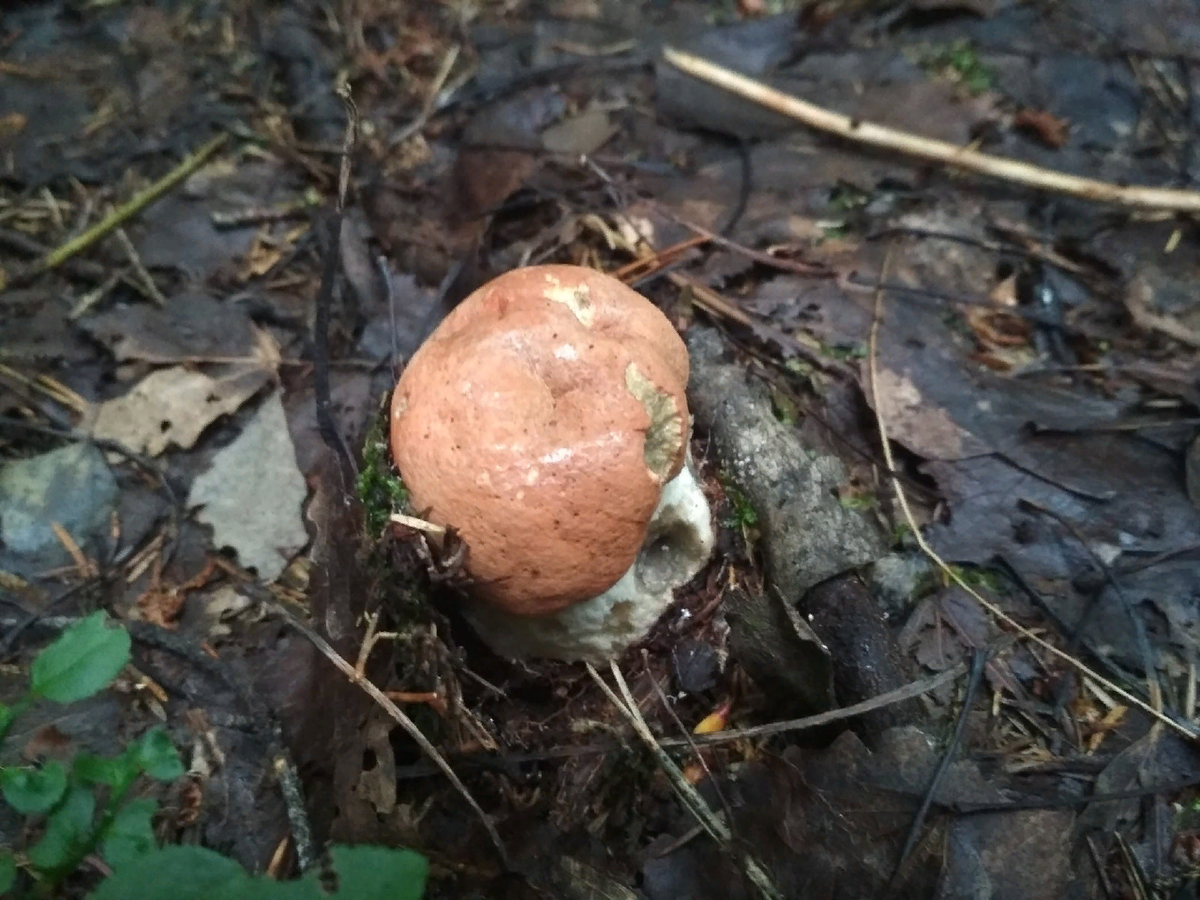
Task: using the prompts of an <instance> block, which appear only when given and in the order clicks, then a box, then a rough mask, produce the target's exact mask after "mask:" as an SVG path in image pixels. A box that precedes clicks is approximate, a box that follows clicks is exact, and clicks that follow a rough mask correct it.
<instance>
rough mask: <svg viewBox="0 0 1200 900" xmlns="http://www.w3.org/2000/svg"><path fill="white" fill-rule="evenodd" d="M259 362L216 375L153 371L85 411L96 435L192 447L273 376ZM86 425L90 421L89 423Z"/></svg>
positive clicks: (144, 446) (150, 446) (131, 444)
mask: <svg viewBox="0 0 1200 900" xmlns="http://www.w3.org/2000/svg"><path fill="white" fill-rule="evenodd" d="M270 377H271V375H270V372H268V371H267V370H265V369H263V368H261V367H259V366H245V365H236V366H230V367H228V368H226V369H224V370H223V371H222V373H221V374H219V375H216V376H213V375H206V374H205V373H203V372H194V371H191V370H190V369H186V368H184V367H183V366H173V367H172V368H169V369H161V370H159V371H157V372H152V373H150V374H149V375H147V376H146V377H145V378H143V379H142V380H141V381H139V382H138V383H137V384H136V385H134V387H133V388H132V389H131V390H130V391H129V393H127V394H125V395H124V396H121V397H116V398H114V399H112V400H107V401H105V402H104V403H101V404H100V405H99V406H98V407H94V408H93V409H92V410H91V411H89V414H88V415H86V416H85V421H86V420H88V419H89V418H90V421H91V427H90V429H89V430H90V432H91V434H92V436H93V437H96V438H103V439H105V440H112V441H117V442H119V443H121V444H123V445H124V446H126V447H128V448H129V449H131V450H135V451H137V452H139V453H149V454H150V455H151V456H157V455H158V454H160V453H162V452H163V451H164V450H166V449H167V447H169V446H171V445H175V446H178V447H182V448H184V449H187V448H189V447H191V446H192V445H193V444H195V443H196V441H197V440H198V439H199V437H200V435H201V434H202V433H203V432H204V429H205V428H207V427H208V426H209V425H211V424H212V423H213V422H214V421H215V420H216V419H217V418H218V417H219V416H223V415H227V414H229V413H232V412H234V411H236V410H237V409H238V408H240V407H241V405H242V404H243V403H245V402H246V401H247V400H249V399H250V398H251V397H253V396H254V395H255V394H256V393H258V391H259V390H260V389H261V388H262V387H263V386H264V385H265V384H266V383H267V382H268V381H269V380H270ZM85 427H86V426H85Z"/></svg>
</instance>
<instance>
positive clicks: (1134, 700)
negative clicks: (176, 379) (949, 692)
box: [867, 245, 1200, 741]
mask: <svg viewBox="0 0 1200 900" xmlns="http://www.w3.org/2000/svg"><path fill="white" fill-rule="evenodd" d="M890 261H891V246H890V245H889V247H888V250H887V253H886V254H885V256H884V259H883V269H882V271H881V272H880V277H879V280H880V281H881V282H883V281H886V280H887V268H888V265H889V263H890ZM882 321H883V290H882V289H879V290H877V291H876V292H875V315H874V318H873V320H872V322H871V338H870V342H869V348H868V353H867V362H868V369H869V372H870V376H871V396H872V399H873V400H874V401H875V423H876V427H877V428H878V429H879V442H880V443H881V444H882V445H883V458H884V460H885V462H887V474H888V477H889V478H890V479H891V481H892V486H893V487H894V488H895V490H896V500H897V502H898V503H899V504H900V509H901V510H902V511H903V512H904V519H905V521H906V522H907V523H908V527H909V528H910V529H911V530H912V533H913V536H914V538H915V539H916V541H917V546H919V547H920V548H921V551H922V552H923V553H924V554H925V555H926V556H928V557H929V558H930V560H932V561H933V563H934V565H936V566H937V567H938V568H939V569H941V570H942V572H943V573H944V574H945V576H946V577H947V578H949V579H950V580H951V581H953V582H954V583H955V584H957V585H958V586H959V587H960V588H962V589H963V590H964V591H966V592H967V593H968V594H970V595H971V596H972V597H974V598H975V600H976V602H978V603H979V605H980V606H982V607H983V608H984V609H986V610H987V611H988V612H989V613H991V614H992V615H993V616H995V617H996V619H997V620H998V621H1000V622H1003V623H1004V624H1005V625H1007V626H1008V627H1009V628H1011V629H1012V630H1013V631H1015V632H1017V633H1018V634H1020V635H1021V636H1022V637H1023V638H1025V639H1026V640H1029V641H1032V642H1033V643H1035V644H1037V645H1038V646H1039V647H1041V648H1042V649H1043V650H1045V651H1046V652H1047V653H1050V654H1052V655H1053V656H1056V657H1058V658H1059V659H1061V660H1062V661H1063V662H1065V663H1066V664H1067V665H1069V666H1071V667H1072V668H1074V669H1075V670H1076V671H1077V672H1079V673H1080V674H1081V675H1084V676H1086V677H1087V678H1090V679H1092V680H1093V681H1094V682H1096V684H1099V685H1100V686H1102V687H1103V688H1104V689H1105V690H1106V691H1111V692H1112V693H1114V694H1116V695H1117V696H1118V697H1120V698H1122V699H1123V700H1125V701H1126V702H1127V703H1131V704H1133V705H1134V706H1136V707H1137V708H1138V709H1140V710H1141V711H1142V712H1144V713H1146V714H1148V715H1150V716H1152V717H1153V718H1155V719H1157V720H1158V721H1159V722H1162V723H1163V724H1164V725H1167V726H1169V727H1170V728H1173V729H1174V730H1175V731H1177V732H1179V733H1180V734H1181V735H1183V736H1184V737H1185V738H1187V739H1188V740H1191V741H1194V740H1196V739H1197V737H1200V735H1197V733H1196V732H1195V731H1193V730H1192V729H1191V728H1189V727H1188V726H1186V725H1185V724H1183V723H1182V722H1177V721H1175V720H1174V719H1172V718H1171V717H1170V716H1167V715H1165V714H1164V713H1163V712H1162V711H1161V710H1157V709H1155V708H1154V707H1153V706H1151V705H1150V704H1149V703H1147V702H1146V701H1145V700H1143V699H1141V698H1140V697H1136V696H1134V695H1133V694H1131V693H1130V692H1129V691H1127V690H1125V689H1124V688H1123V687H1120V686H1119V685H1116V684H1114V683H1113V682H1111V681H1109V680H1108V679H1107V678H1105V677H1104V676H1103V675H1101V674H1100V673H1099V672H1096V671H1095V670H1093V669H1091V668H1090V667H1088V666H1086V665H1085V664H1084V663H1083V662H1081V661H1080V660H1078V659H1076V658H1075V657H1073V656H1071V654H1069V653H1066V652H1065V651H1063V650H1060V649H1059V648H1058V647H1055V646H1054V645H1053V644H1051V643H1050V642H1049V641H1047V640H1045V639H1043V638H1041V637H1039V636H1038V635H1036V634H1034V633H1033V632H1032V631H1030V630H1029V629H1028V628H1026V627H1025V626H1024V625H1022V624H1021V623H1020V622H1018V621H1017V620H1016V619H1014V618H1013V617H1012V616H1010V615H1009V614H1008V613H1006V612H1005V611H1004V610H1002V609H1001V608H1000V607H999V606H997V605H996V604H995V603H992V602H991V601H990V600H987V599H985V598H984V597H983V595H982V594H980V593H979V592H978V591H977V590H975V589H974V588H973V587H971V585H969V584H967V582H966V580H965V579H964V578H963V577H962V575H960V574H959V573H958V572H956V571H955V570H954V569H953V568H952V567H951V566H950V565H949V564H947V563H946V561H945V560H944V559H942V558H941V557H940V556H938V554H937V551H936V550H934V549H933V548H932V547H931V546H929V542H928V541H926V540H925V535H924V534H922V533H921V528H920V526H919V525H918V524H917V519H916V516H914V515H913V512H912V509H911V508H910V507H909V505H908V495H907V494H905V493H904V485H903V484H901V483H900V479H898V478H897V477H896V476H895V474H894V473H895V471H896V460H895V455H894V454H893V453H892V445H891V442H890V440H889V439H888V432H887V423H886V422H885V421H884V416H883V405H882V402H881V401H882V398H881V397H880V396H879V325H880V323H881V322H882Z"/></svg>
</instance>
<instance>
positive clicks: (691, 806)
mask: <svg viewBox="0 0 1200 900" xmlns="http://www.w3.org/2000/svg"><path fill="white" fill-rule="evenodd" d="M586 665H587V670H588V674H589V675H591V676H592V680H593V681H595V682H596V684H598V685H599V686H600V690H602V691H604V694H605V696H606V697H608V699H609V701H610V702H611V703H612V704H613V706H615V707H616V708H617V711H618V712H619V713H621V715H622V716H624V717H625V718H626V720H628V722H629V724H630V725H631V726H633V730H634V731H635V732H637V735H638V737H640V738H641V739H642V741H643V742H644V743H645V744H646V747H647V748H648V749H649V750H650V752H651V753H652V754H654V758H655V759H656V760H657V761H658V764H659V766H660V767H661V768H662V770H663V773H664V774H665V775H666V776H667V779H668V780H669V781H670V782H671V786H672V787H674V788H675V792H676V793H677V794H679V799H680V800H682V801H683V804H684V806H686V807H687V808H688V810H689V811H690V812H691V813H692V815H694V816H695V817H696V820H697V821H698V822H699V823H700V825H701V826H702V827H703V828H704V830H705V831H707V832H708V833H709V835H711V836H712V837H713V839H714V840H716V841H717V842H718V843H720V844H728V843H729V841H730V839H731V837H732V834H731V833H730V831H729V828H728V827H727V826H726V825H725V823H724V822H722V821H721V819H720V817H719V816H718V815H717V814H716V813H714V812H713V811H712V810H711V809H709V807H708V804H707V803H705V802H704V798H703V797H701V796H700V792H699V791H697V790H696V788H695V787H693V785H692V783H691V782H690V781H688V780H687V778H685V777H684V774H683V773H682V772H681V771H679V767H678V766H677V765H675V761H674V760H673V759H671V757H669V756H668V755H667V751H666V750H664V749H663V748H662V745H661V744H659V742H658V741H657V740H655V738H654V733H653V732H651V731H650V726H649V725H647V724H646V720H645V719H643V718H642V713H641V711H640V710H639V709H638V705H637V701H636V700H634V699H633V695H632V694H631V693H630V691H629V685H627V684H626V683H625V678H624V677H623V676H622V675H621V670H620V669H618V668H617V664H616V663H615V662H610V663H609V668H610V669H611V670H612V674H613V680H614V681H616V683H617V687H618V688H620V689H621V694H622V695H623V696H624V698H625V699H624V701H622V700H621V698H620V697H618V696H617V695H616V693H614V692H613V689H612V688H610V687H609V686H608V684H607V683H605V681H604V679H603V678H601V677H600V673H599V672H597V671H596V670H595V668H594V667H593V666H592V664H591V663H586ZM744 864H745V867H746V875H747V876H748V877H749V878H750V880H751V881H752V882H753V883H754V886H755V887H757V888H758V890H759V893H761V894H762V895H763V897H765V898H767V900H783V895H782V894H781V893H779V889H778V888H776V887H775V885H774V884H773V883H772V882H771V876H770V875H768V874H767V871H766V870H765V869H763V867H762V866H761V865H759V863H758V861H757V860H755V859H753V858H752V857H750V856H746V858H745V859H744Z"/></svg>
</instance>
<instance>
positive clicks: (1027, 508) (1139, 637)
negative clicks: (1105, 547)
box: [1017, 497, 1163, 710]
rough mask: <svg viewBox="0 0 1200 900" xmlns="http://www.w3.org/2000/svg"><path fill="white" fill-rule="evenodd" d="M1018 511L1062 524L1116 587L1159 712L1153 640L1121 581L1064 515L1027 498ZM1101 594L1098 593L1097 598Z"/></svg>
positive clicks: (1079, 628)
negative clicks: (1152, 647) (1152, 648)
mask: <svg viewBox="0 0 1200 900" xmlns="http://www.w3.org/2000/svg"><path fill="white" fill-rule="evenodd" d="M1017 509H1019V510H1021V511H1022V512H1036V513H1040V514H1041V515H1043V516H1046V517H1048V518H1050V519H1053V520H1054V521H1055V522H1057V523H1058V524H1059V525H1061V526H1062V527H1063V528H1065V529H1066V530H1067V532H1068V533H1069V534H1070V535H1071V537H1073V538H1075V540H1076V542H1077V543H1078V544H1079V546H1080V547H1082V548H1083V552H1084V553H1086V554H1087V555H1088V556H1089V557H1090V558H1091V560H1092V565H1094V566H1095V567H1096V568H1097V569H1098V570H1099V572H1100V574H1101V575H1102V576H1103V577H1104V580H1105V581H1107V582H1108V584H1109V585H1110V586H1111V587H1112V589H1113V591H1114V592H1115V593H1116V595H1117V600H1118V601H1119V602H1120V604H1121V607H1122V609H1124V610H1125V615H1126V616H1127V617H1128V619H1129V624H1130V626H1131V627H1132V628H1133V635H1134V639H1135V641H1134V642H1135V643H1136V644H1137V648H1138V654H1139V655H1140V656H1141V658H1142V668H1143V669H1145V670H1146V694H1147V696H1149V698H1150V704H1151V705H1152V706H1153V707H1154V708H1155V709H1157V710H1162V708H1163V706H1162V687H1161V685H1160V684H1159V681H1158V671H1157V669H1156V668H1155V665H1154V653H1153V651H1152V650H1151V649H1150V639H1149V638H1148V637H1147V636H1146V625H1145V623H1144V622H1143V621H1142V620H1141V618H1140V617H1139V616H1138V614H1137V610H1136V609H1134V606H1133V604H1132V603H1131V602H1130V601H1129V597H1128V595H1126V593H1125V591H1123V590H1122V589H1121V585H1120V582H1118V581H1117V577H1116V576H1115V575H1114V574H1113V570H1112V568H1111V567H1110V566H1109V565H1108V563H1106V562H1105V561H1104V560H1103V559H1101V558H1100V554H1098V553H1097V552H1096V551H1095V550H1093V549H1092V545H1091V543H1090V542H1089V541H1088V539H1087V538H1086V537H1084V536H1083V535H1082V534H1080V532H1079V529H1078V528H1076V527H1075V526H1074V525H1073V524H1072V523H1071V522H1070V521H1069V520H1068V519H1067V518H1066V517H1065V516H1060V515H1059V514H1058V513H1056V512H1055V511H1054V510H1052V509H1047V508H1046V507H1044V506H1042V505H1041V504H1038V503H1034V502H1033V501H1032V500H1029V499H1027V498H1025V497H1022V498H1021V499H1019V500H1018V501H1017ZM1098 596H1099V592H1097V597H1098ZM1094 606H1095V604H1094V603H1091V604H1088V607H1087V609H1086V610H1085V611H1084V613H1083V615H1081V616H1080V617H1079V621H1078V622H1076V623H1075V627H1074V628H1073V629H1072V632H1071V633H1070V634H1068V636H1067V637H1068V639H1069V640H1070V643H1071V645H1074V644H1076V642H1077V641H1078V640H1079V639H1081V638H1082V637H1083V630H1084V628H1085V627H1086V625H1087V616H1088V614H1089V613H1090V612H1091V611H1092V609H1093V607H1094Z"/></svg>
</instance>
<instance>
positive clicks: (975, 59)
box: [918, 40, 994, 94]
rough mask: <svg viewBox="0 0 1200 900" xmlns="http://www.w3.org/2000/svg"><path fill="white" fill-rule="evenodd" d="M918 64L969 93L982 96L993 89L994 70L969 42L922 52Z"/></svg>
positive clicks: (955, 43) (950, 44)
mask: <svg viewBox="0 0 1200 900" xmlns="http://www.w3.org/2000/svg"><path fill="white" fill-rule="evenodd" d="M918 62H919V64H920V66H921V67H922V68H923V69H925V71H927V72H930V73H932V74H935V75H940V76H942V77H944V78H950V79H951V80H953V81H955V82H956V83H958V84H961V85H962V86H963V87H964V88H966V90H967V92H968V93H971V94H982V93H983V92H984V91H987V90H990V89H991V87H992V81H993V79H994V76H993V73H992V70H991V69H990V68H989V67H988V66H987V65H985V64H984V63H983V61H982V60H980V58H979V54H978V52H977V51H976V50H975V48H974V47H973V46H972V45H971V42H970V41H968V40H959V41H953V42H952V43H949V44H943V45H940V46H934V47H927V48H925V49H924V50H922V51H921V52H920V54H919V56H918Z"/></svg>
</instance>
